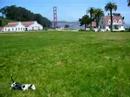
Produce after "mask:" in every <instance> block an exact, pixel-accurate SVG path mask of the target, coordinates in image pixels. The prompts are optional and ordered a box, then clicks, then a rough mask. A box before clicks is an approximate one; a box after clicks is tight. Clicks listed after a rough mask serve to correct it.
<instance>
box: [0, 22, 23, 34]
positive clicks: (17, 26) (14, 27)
mask: <svg viewBox="0 0 130 97" xmlns="http://www.w3.org/2000/svg"><path fill="white" fill-rule="evenodd" d="M2 31H3V32H22V31H25V26H24V25H23V24H22V23H21V22H11V23H8V25H6V26H4V27H3V28H2Z"/></svg>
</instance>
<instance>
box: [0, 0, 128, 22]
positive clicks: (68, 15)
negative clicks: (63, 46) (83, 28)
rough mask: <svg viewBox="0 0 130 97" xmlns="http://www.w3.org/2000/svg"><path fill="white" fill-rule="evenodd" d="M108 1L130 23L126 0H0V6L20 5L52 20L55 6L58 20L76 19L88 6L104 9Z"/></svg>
mask: <svg viewBox="0 0 130 97" xmlns="http://www.w3.org/2000/svg"><path fill="white" fill-rule="evenodd" d="M110 1H112V2H115V3H116V4H117V5H118V10H117V12H120V13H121V14H122V15H123V16H124V17H125V22H126V23H128V24H130V7H127V0H0V7H4V6H7V5H17V6H22V7H25V8H27V9H29V10H31V11H32V12H34V13H40V14H42V15H43V16H45V17H48V18H49V19H50V20H52V16H53V13H52V8H53V6H57V7H58V20H64V21H77V20H78V19H79V18H80V17H81V16H83V15H84V14H85V13H86V10H87V9H88V8H89V7H95V8H102V9H103V10H104V6H105V4H106V3H107V2H110ZM105 13H106V12H105Z"/></svg>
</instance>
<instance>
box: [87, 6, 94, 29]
mask: <svg viewBox="0 0 130 97" xmlns="http://www.w3.org/2000/svg"><path fill="white" fill-rule="evenodd" d="M94 12H95V8H93V7H90V8H89V10H88V11H87V13H89V15H90V18H91V23H90V29H92V22H93V20H94Z"/></svg>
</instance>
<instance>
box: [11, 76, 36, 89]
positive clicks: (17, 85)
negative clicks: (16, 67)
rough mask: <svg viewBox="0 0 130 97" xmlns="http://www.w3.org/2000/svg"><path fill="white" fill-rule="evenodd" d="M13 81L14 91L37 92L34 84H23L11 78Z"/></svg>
mask: <svg viewBox="0 0 130 97" xmlns="http://www.w3.org/2000/svg"><path fill="white" fill-rule="evenodd" d="M11 80H12V84H11V89H13V90H22V91H26V90H29V89H31V90H36V87H35V85H34V84H21V83H18V82H15V81H14V80H13V78H12V76H11Z"/></svg>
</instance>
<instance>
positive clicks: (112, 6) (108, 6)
mask: <svg viewBox="0 0 130 97" xmlns="http://www.w3.org/2000/svg"><path fill="white" fill-rule="evenodd" d="M105 10H106V11H110V18H111V32H112V31H113V17H112V12H113V10H115V11H116V10H117V5H116V4H115V3H112V2H109V3H107V4H106V6H105Z"/></svg>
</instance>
